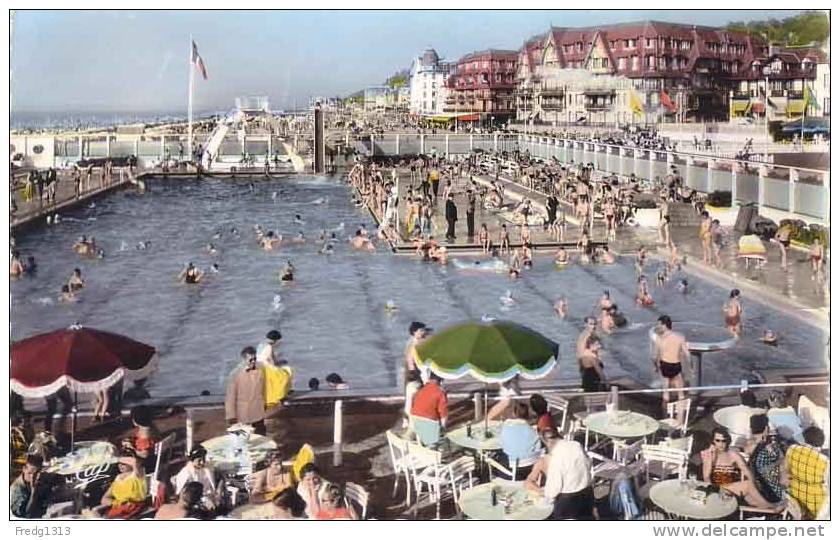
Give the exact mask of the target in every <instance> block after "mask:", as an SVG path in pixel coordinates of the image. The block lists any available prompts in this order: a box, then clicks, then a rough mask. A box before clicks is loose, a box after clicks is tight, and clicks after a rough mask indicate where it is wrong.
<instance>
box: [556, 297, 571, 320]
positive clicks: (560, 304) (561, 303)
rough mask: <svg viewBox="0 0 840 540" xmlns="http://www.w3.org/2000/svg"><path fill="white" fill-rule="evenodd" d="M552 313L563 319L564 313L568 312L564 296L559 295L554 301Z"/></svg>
mask: <svg viewBox="0 0 840 540" xmlns="http://www.w3.org/2000/svg"><path fill="white" fill-rule="evenodd" d="M554 313H556V314H557V316H558V317H560V318H561V319H565V318H566V315H568V314H569V305H568V303H567V302H566V297H565V296H561V297H560V298H559V299H558V300H557V301H556V302H554Z"/></svg>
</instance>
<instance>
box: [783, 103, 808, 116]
mask: <svg viewBox="0 0 840 540" xmlns="http://www.w3.org/2000/svg"><path fill="white" fill-rule="evenodd" d="M785 112H786V113H787V114H788V115H792V114H802V113H804V112H805V100H804V99H797V100H795V101H790V100H788V103H787V108H786V109H785Z"/></svg>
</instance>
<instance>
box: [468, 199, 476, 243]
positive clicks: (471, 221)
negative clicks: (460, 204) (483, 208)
mask: <svg viewBox="0 0 840 540" xmlns="http://www.w3.org/2000/svg"><path fill="white" fill-rule="evenodd" d="M467 236H468V237H469V239H470V240H472V239H473V237H474V236H475V193H473V191H472V190H471V189H468V190H467Z"/></svg>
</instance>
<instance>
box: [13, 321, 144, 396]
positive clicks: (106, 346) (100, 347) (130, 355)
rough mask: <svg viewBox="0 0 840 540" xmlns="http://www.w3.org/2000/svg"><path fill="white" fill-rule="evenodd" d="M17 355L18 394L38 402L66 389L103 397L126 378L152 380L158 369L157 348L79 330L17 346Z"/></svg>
mask: <svg viewBox="0 0 840 540" xmlns="http://www.w3.org/2000/svg"><path fill="white" fill-rule="evenodd" d="M11 353H12V354H11V356H12V361H11V368H10V372H9V375H10V379H11V387H12V390H14V391H15V392H16V393H18V394H20V395H22V396H25V397H32V398H34V397H45V396H49V395H51V394H54V393H56V392H57V391H58V390H60V389H61V388H62V387H65V386H66V387H68V388H69V389H70V390H71V391H74V392H78V393H95V392H99V391H102V390H105V389H107V388H109V387H111V386H112V385H114V384H115V383H116V382H117V381H119V380H120V379H122V378H123V377H125V378H127V379H138V378H142V377H146V376H148V375H149V374H150V373H151V372H152V371H153V370H154V368H155V367H156V364H157V357H156V356H155V349H154V347H150V346H149V345H146V344H144V343H140V342H139V341H134V340H133V339H129V338H127V337H125V336H121V335H119V334H113V333H111V332H104V331H102V330H95V329H93V328H83V327H81V326H79V325H73V326H71V327H70V328H66V329H62V330H55V331H53V332H48V333H46V334H39V335H37V336H32V337H29V338H26V339H24V340H21V341H18V342H17V343H13V344H12V350H11ZM153 358H154V360H153Z"/></svg>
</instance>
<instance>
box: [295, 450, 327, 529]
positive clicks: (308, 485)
mask: <svg viewBox="0 0 840 540" xmlns="http://www.w3.org/2000/svg"><path fill="white" fill-rule="evenodd" d="M323 483H324V479H323V478H322V477H321V471H319V470H318V467H316V466H315V464H314V463H307V464H306V465H304V466H303V468H302V469H301V470H300V482H299V483H298V486H297V493H298V495H300V498H301V499H303V502H304V513H305V514H306V516H307V517H308V518H310V519H314V518H315V516H317V515H318V512H320V511H321V499H320V498H319V497H318V490H319V489H321V485H322V484H323Z"/></svg>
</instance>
